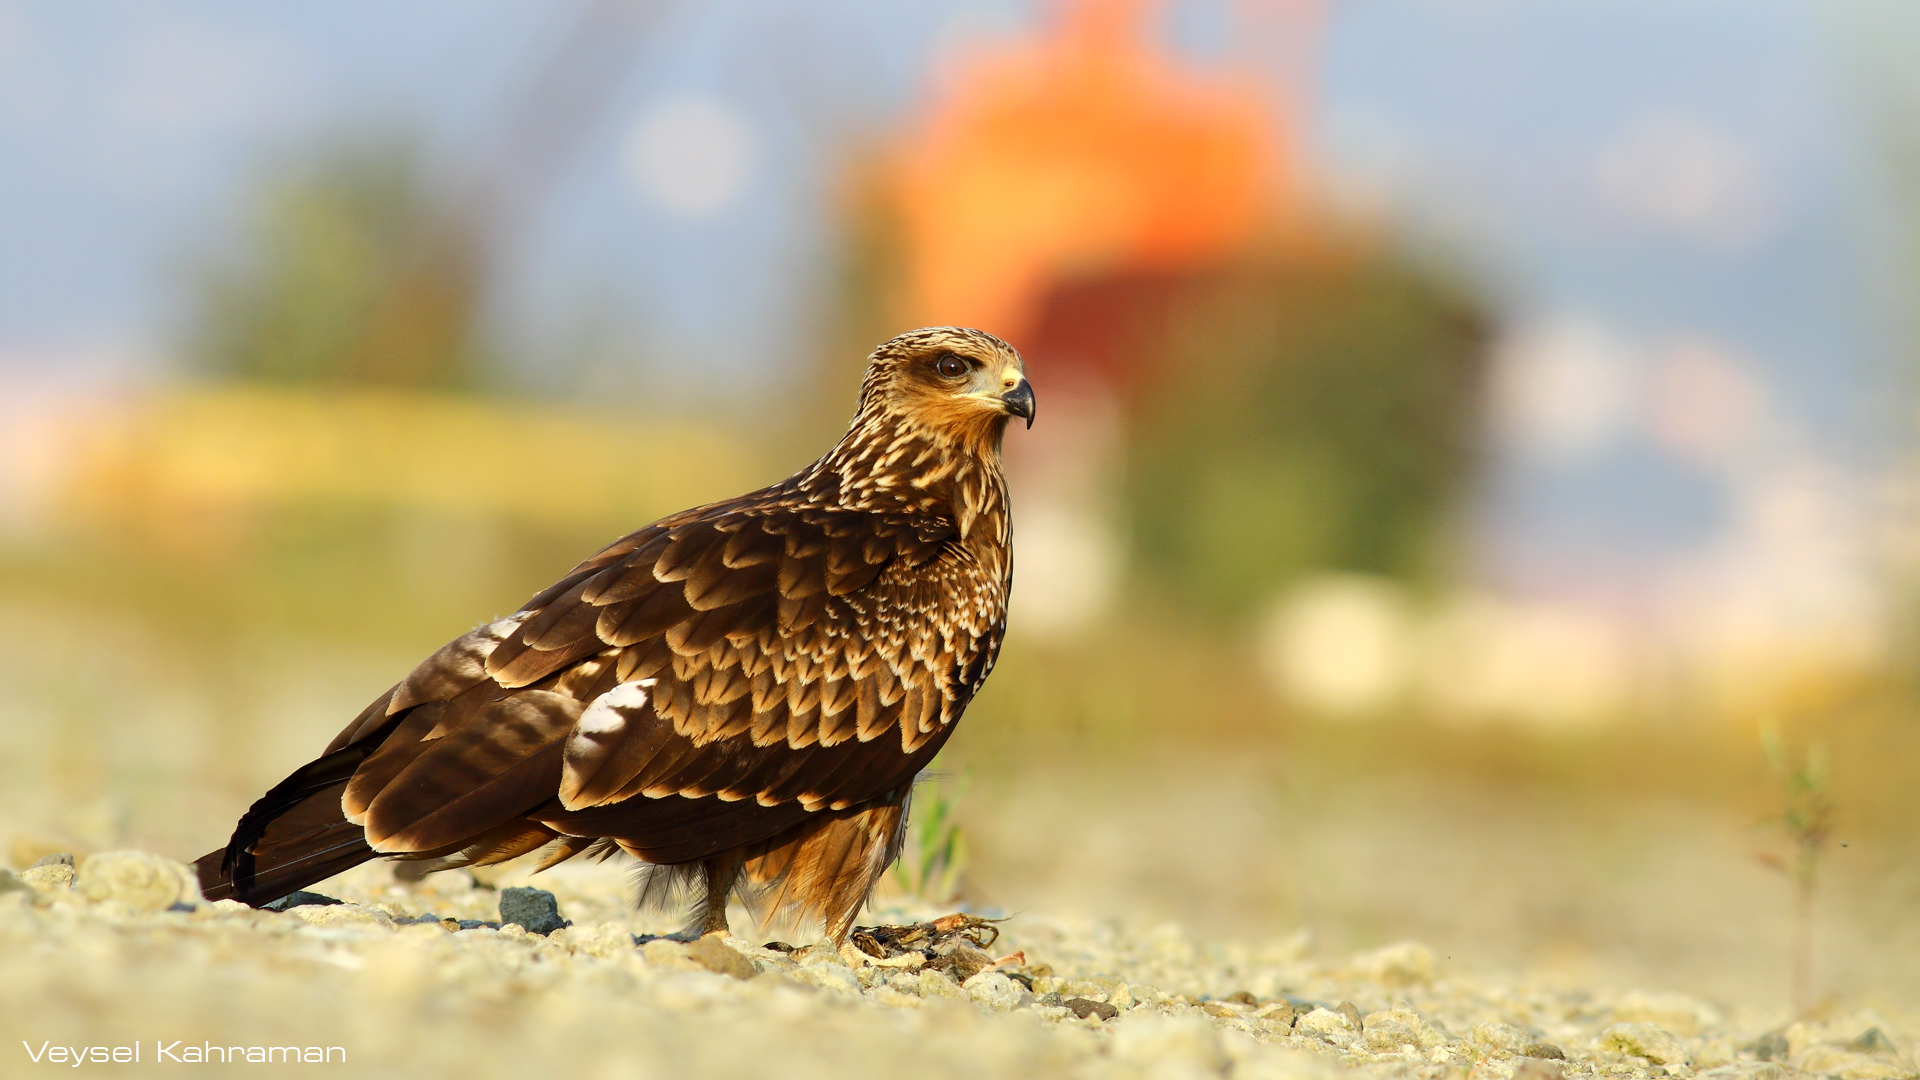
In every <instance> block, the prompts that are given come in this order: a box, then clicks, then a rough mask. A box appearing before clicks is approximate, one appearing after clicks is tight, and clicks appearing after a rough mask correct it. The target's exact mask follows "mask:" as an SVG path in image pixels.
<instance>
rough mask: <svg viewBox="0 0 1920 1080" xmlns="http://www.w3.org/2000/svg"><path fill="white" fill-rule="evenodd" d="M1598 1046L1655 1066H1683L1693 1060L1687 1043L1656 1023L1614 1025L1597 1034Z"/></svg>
mask: <svg viewBox="0 0 1920 1080" xmlns="http://www.w3.org/2000/svg"><path fill="white" fill-rule="evenodd" d="M1600 1046H1601V1048H1602V1049H1603V1050H1615V1051H1618V1052H1620V1053H1622V1054H1630V1055H1632V1056H1634V1057H1642V1058H1646V1059H1647V1060H1648V1061H1651V1062H1653V1063H1654V1064H1655V1065H1685V1064H1687V1063H1688V1062H1690V1061H1692V1060H1693V1054H1692V1053H1690V1052H1689V1051H1688V1050H1687V1044H1686V1043H1684V1042H1682V1041H1681V1040H1680V1037H1679V1036H1678V1035H1675V1034H1674V1033H1673V1032H1671V1031H1668V1030H1667V1029H1666V1028H1663V1027H1661V1026H1660V1025H1658V1024H1647V1023H1633V1024H1615V1025H1613V1026H1612V1027H1610V1028H1608V1029H1607V1030H1605V1031H1603V1032H1601V1033H1600Z"/></svg>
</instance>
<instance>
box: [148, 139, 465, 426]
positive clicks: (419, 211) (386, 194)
mask: <svg viewBox="0 0 1920 1080" xmlns="http://www.w3.org/2000/svg"><path fill="white" fill-rule="evenodd" d="M451 206H452V202H451V200H449V199H447V198H446V197H444V195H443V194H442V193H441V192H440V191H439V190H438V188H437V186H436V185H435V184H434V183H433V182H432V180H431V178H430V174H429V170H428V168H427V165H426V162H425V157H424V154H423V153H422V151H421V150H420V148H419V146H418V144H417V143H416V142H415V141H412V140H409V139H406V138H402V137H391V136H390V137H385V138H378V139H374V138H364V137H363V138H360V139H357V140H348V141H333V142H321V143H319V144H317V145H316V146H315V147H313V148H310V149H308V150H306V151H305V152H304V153H302V154H301V155H299V156H297V157H293V158H291V159H289V160H288V161H285V162H283V163H281V164H280V165H279V166H277V167H275V168H271V169H268V170H267V171H265V172H264V173H263V174H262V175H261V178H260V179H259V181H258V183H257V185H256V188H255V190H254V192H253V193H252V195H251V196H250V199H249V202H248V205H247V208H246V210H245V216H244V219H243V222H242V225H241V230H240V235H239V237H238V244H237V247H235V248H233V249H231V250H228V251H226V252H225V253H224V254H223V255H221V256H218V257H214V258H210V259H207V260H206V261H205V263H204V265H203V268H202V269H201V271H200V273H199V274H198V275H197V280H196V282H195V284H196V286H197V288H196V289H195V293H196V300H197V310H196V311H195V315H194V322H193V325H192V328H191V330H190V333H189V336H188V341H187V342H186V349H185V352H186V355H187V357H188V359H189V361H190V362H191V363H192V364H193V365H194V366H195V367H197V368H199V369H200V370H202V371H204V372H206V373H209V374H212V375H214V376H216V377H220V378H225V379H234V380H243V381H260V382H269V383H281V384H293V385H385V386H407V387H420V388H433V389H462V388H467V387H470V386H472V385H473V384H474V382H475V381H476V372H477V369H478V368H479V366H480V364H479V360H480V357H479V352H478V349H479V346H478V341H477V334H476V332H475V323H476V317H477V297H478V292H479V284H480V281H481V278H482V266H481V249H480V245H479V243H478V241H477V239H476V235H475V232H474V230H473V229H472V228H471V227H470V225H469V224H468V223H467V222H466V221H465V220H464V219H463V217H462V216H461V215H459V214H457V213H455V212H454V211H453V210H451V209H450V207H451Z"/></svg>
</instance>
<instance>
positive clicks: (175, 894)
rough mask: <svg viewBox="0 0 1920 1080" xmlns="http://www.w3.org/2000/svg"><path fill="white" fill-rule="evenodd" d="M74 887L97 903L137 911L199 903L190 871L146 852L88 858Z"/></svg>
mask: <svg viewBox="0 0 1920 1080" xmlns="http://www.w3.org/2000/svg"><path fill="white" fill-rule="evenodd" d="M57 865H58V864H54V866H57ZM52 868H53V867H48V869H52ZM73 888H74V891H75V892H78V893H79V894H80V895H81V896H84V897H86V898H87V899H88V900H91V901H93V902H95V903H102V902H106V901H113V902H116V903H120V904H125V905H126V906H127V907H129V908H132V909H133V910H135V911H165V910H167V909H168V908H170V907H172V906H173V905H175V904H179V903H187V904H198V903H199V902H200V886H199V884H198V883H197V881H196V880H195V878H194V876H193V871H192V870H191V869H189V868H188V867H187V866H186V865H185V864H183V863H177V862H174V861H173V860H172V859H164V858H161V857H160V856H158V855H149V854H147V853H146V852H144V851H103V852H100V853H99V854H97V855H89V856H87V857H86V858H85V859H82V860H81V861H80V865H79V867H78V868H77V869H76V870H75V873H74V878H73Z"/></svg>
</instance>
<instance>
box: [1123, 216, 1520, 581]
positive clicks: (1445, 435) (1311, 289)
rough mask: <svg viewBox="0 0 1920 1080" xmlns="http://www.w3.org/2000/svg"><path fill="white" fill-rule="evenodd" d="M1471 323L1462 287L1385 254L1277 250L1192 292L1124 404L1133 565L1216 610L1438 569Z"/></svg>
mask: <svg viewBox="0 0 1920 1080" xmlns="http://www.w3.org/2000/svg"><path fill="white" fill-rule="evenodd" d="M1487 327H1488V316H1487V314H1486V312H1485V310H1484V308H1483V307H1482V305H1481V304H1480V303H1479V301H1477V300H1476V299H1475V298H1473V297H1472V296H1471V295H1470V294H1469V293H1467V292H1466V291H1465V290H1464V289H1463V288H1461V287H1460V286H1459V285H1457V284H1456V283H1454V282H1452V281H1450V280H1448V279H1445V278H1443V277H1441V276H1439V275H1437V274H1435V273H1433V272H1430V271H1428V270H1426V269H1424V268H1422V267H1420V266H1418V265H1416V264H1414V263H1412V262H1410V261H1408V260H1406V259H1404V258H1401V257H1398V256H1395V255H1393V254H1392V253H1389V252H1375V253H1357V254H1355V255H1354V256H1353V257H1352V258H1350V259H1344V258H1343V259H1340V260H1330V259H1326V258H1319V259H1298V258H1295V259H1284V258H1282V259H1275V260H1272V261H1270V262H1267V263H1264V264H1260V265H1255V266H1251V267H1247V268H1243V269H1241V270H1238V271H1235V272H1233V273H1231V274H1229V275H1226V276H1223V277H1222V278H1221V279H1219V280H1217V281H1216V282H1213V283H1211V284H1208V285H1207V286H1205V287H1203V288H1200V289H1197V290H1194V291H1193V292H1192V293H1190V294H1189V295H1188V296H1187V298H1185V299H1184V300H1183V301H1182V302H1181V303H1180V305H1179V306H1178V307H1177V308H1176V310H1175V312H1174V315H1173V324H1172V328H1171V335H1170V344H1169V347H1168V350H1167V359H1166V362H1165V371H1166V376H1165V378H1164V380H1163V382H1164V386H1163V388H1161V389H1159V390H1157V391H1155V392H1152V393H1151V394H1149V395H1148V396H1147V399H1146V400H1144V401H1143V402H1142V403H1141V405H1140V407H1139V408H1138V409H1137V419H1136V422H1135V423H1136V427H1135V431H1134V438H1133V446H1132V448H1131V452H1132V457H1133V460H1132V461H1131V462H1130V476H1129V484H1128V491H1129V511H1130V514H1131V518H1132V520H1131V525H1132V530H1133V541H1134V545H1135V551H1136V553H1137V555H1138V557H1139V559H1140V560H1141V562H1142V564H1143V566H1144V568H1145V569H1147V570H1148V571H1149V572H1151V573H1153V574H1154V575H1155V576H1156V577H1157V578H1159V579H1162V580H1165V581H1168V582H1171V583H1173V584H1175V585H1176V586H1177V587H1178V589H1179V591H1180V592H1181V593H1182V594H1183V595H1184V596H1186V597H1187V598H1188V599H1190V600H1192V601H1196V602H1198V603H1199V604H1200V605H1202V606H1204V607H1206V608H1209V609H1212V610H1215V611H1219V612H1222V613H1229V614H1239V613H1242V612H1244V611H1245V609H1246V608H1247V607H1248V606H1249V605H1251V604H1254V603H1257V602H1259V601H1261V600H1263V599H1264V598H1265V597H1267V596H1269V595H1270V594H1271V593H1272V591H1273V590H1274V589H1276V588H1278V587H1280V586H1282V585H1284V584H1285V583H1286V582H1287V581H1289V580H1291V579H1293V578H1295V577H1298V576H1300V575H1303V574H1306V573H1309V572H1313V571H1324V570H1339V571H1354V572H1360V573H1368V574H1378V575H1382V576H1387V577H1394V578H1399V579H1402V580H1406V581H1410V582H1414V583H1420V582H1424V581H1430V580H1432V579H1433V578H1435V577H1436V576H1438V575H1439V574H1440V573H1441V572H1442V571H1444V570H1445V569H1446V568H1447V565H1448V562H1449V558H1448V556H1449V554H1450V552H1449V550H1448V543H1447V541H1448V537H1449V534H1450V526H1451V525H1452V524H1453V519H1454V515H1455V512H1456V510H1457V508H1458V507H1459V506H1460V504H1461V501H1462V496H1463V495H1465V493H1466V489H1467V486H1468V483H1469V480H1470V478H1471V471H1472V467H1473V464H1474V462H1473V457H1474V448H1475V443H1476V440H1477V437H1478V428H1479V423H1480V416H1481V408H1480V401H1479V394H1480V387H1481V383H1482V376H1483V369H1484V352H1485V349H1484V344H1485V339H1486V337H1487Z"/></svg>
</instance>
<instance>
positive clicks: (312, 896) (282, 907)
mask: <svg viewBox="0 0 1920 1080" xmlns="http://www.w3.org/2000/svg"><path fill="white" fill-rule="evenodd" d="M339 903H344V901H341V900H335V899H334V898H333V897H331V896H323V895H321V894H320V893H317V892H308V891H307V890H305V889H295V890H294V891H293V892H290V893H288V894H287V895H285V896H283V897H281V898H280V899H278V900H275V901H272V902H271V903H266V904H261V905H260V910H262V911H290V910H292V909H293V908H297V907H327V906H329V905H332V904H339Z"/></svg>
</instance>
